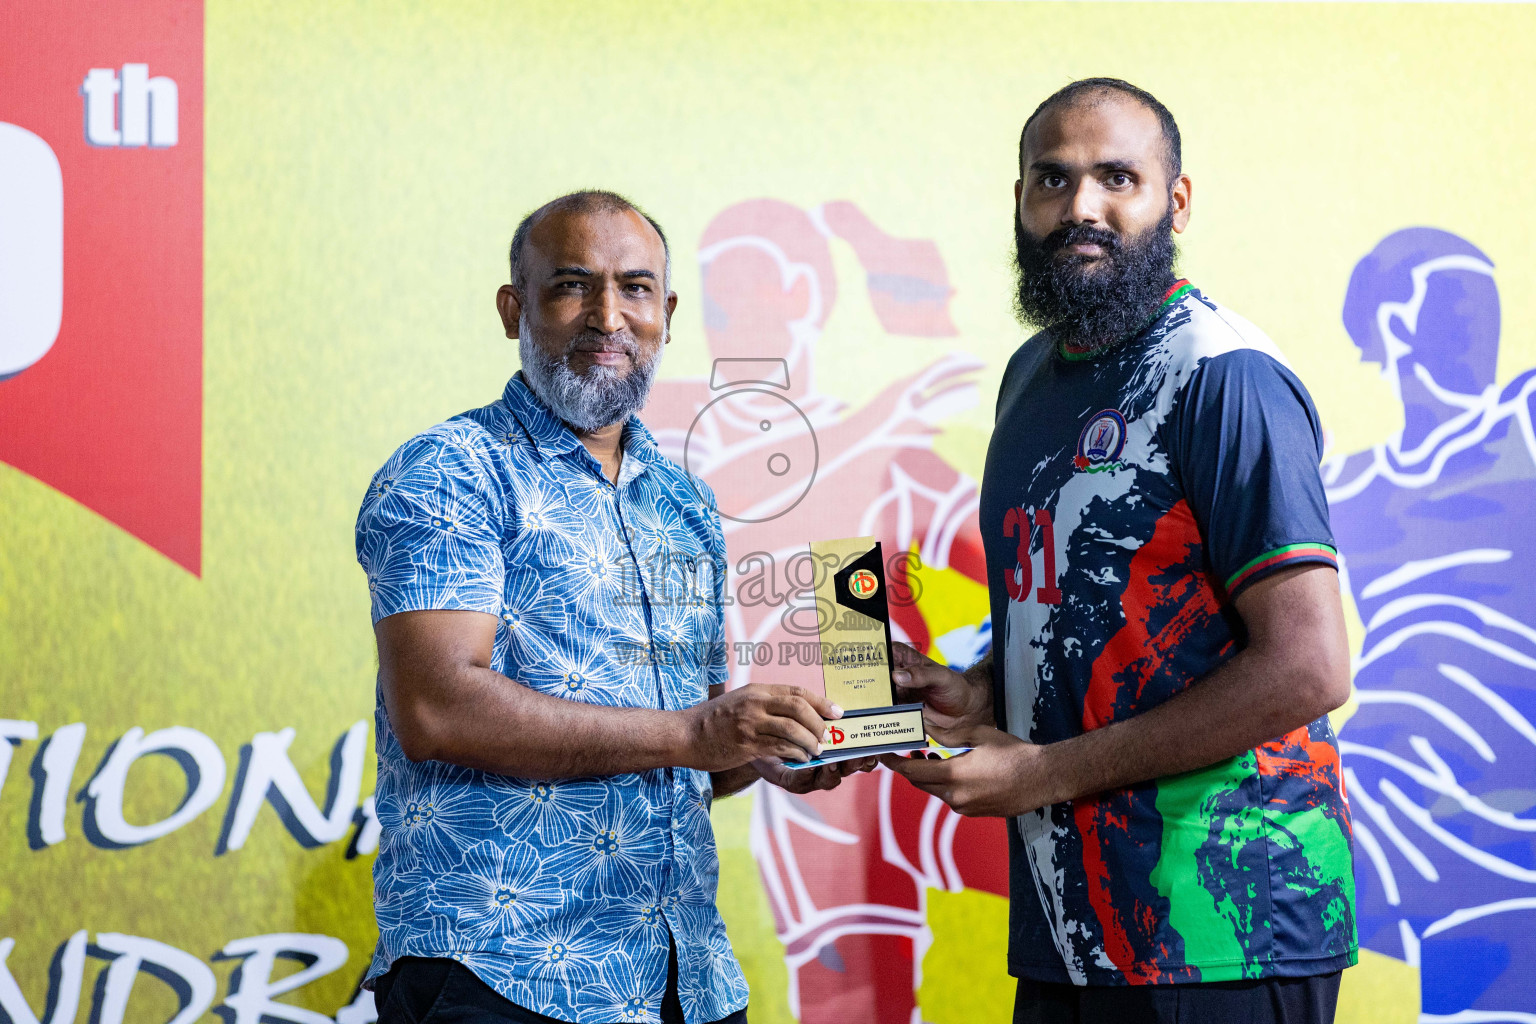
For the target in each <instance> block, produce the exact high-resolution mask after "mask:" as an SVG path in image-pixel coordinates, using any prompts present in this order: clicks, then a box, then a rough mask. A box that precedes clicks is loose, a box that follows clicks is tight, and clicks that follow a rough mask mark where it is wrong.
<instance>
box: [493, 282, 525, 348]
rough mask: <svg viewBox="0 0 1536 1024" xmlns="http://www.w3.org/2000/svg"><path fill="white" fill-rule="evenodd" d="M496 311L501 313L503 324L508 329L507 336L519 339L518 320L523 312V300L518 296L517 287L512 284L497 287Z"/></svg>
mask: <svg viewBox="0 0 1536 1024" xmlns="http://www.w3.org/2000/svg"><path fill="white" fill-rule="evenodd" d="M496 312H498V313H500V314H501V326H502V327H503V328H504V329H505V330H506V332H507V337H509V338H511V339H513V340H514V341H515V340H517V321H518V318H519V317H521V316H522V314H523V300H522V299H521V298H519V297H518V294H517V289H516V288H513V287H512V286H511V285H510V284H504V285H502V286H501V287H500V288H498V289H496Z"/></svg>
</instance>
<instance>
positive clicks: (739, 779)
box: [709, 764, 762, 797]
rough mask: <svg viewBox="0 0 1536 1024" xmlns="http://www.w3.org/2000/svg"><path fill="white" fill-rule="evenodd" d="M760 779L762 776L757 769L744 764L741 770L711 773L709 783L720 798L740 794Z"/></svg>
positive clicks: (734, 769)
mask: <svg viewBox="0 0 1536 1024" xmlns="http://www.w3.org/2000/svg"><path fill="white" fill-rule="evenodd" d="M760 778H762V776H761V775H760V774H758V771H757V769H756V768H754V767H753V766H752V765H750V764H744V765H742V766H741V767H740V768H731V769H729V770H727V771H723V772H711V773H710V775H709V782H710V788H711V789H713V790H714V794H715V796H717V797H720V796H731V795H733V794H735V793H740V792H741V791H742V790H744V789H746V788H747V787H748V786H750V785H752V783H754V782H756V781H757V780H758V779H760Z"/></svg>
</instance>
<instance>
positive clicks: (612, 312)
mask: <svg viewBox="0 0 1536 1024" xmlns="http://www.w3.org/2000/svg"><path fill="white" fill-rule="evenodd" d="M587 326H588V327H590V328H591V329H593V330H594V331H601V332H602V333H604V334H617V333H618V332H619V331H621V330H623V329H624V309H623V304H622V302H621V301H620V297H619V289H618V287H617V286H616V285H612V284H610V285H607V286H605V287H602V288H597V289H594V290H593V292H592V301H591V303H590V304H589V305H588V307H587Z"/></svg>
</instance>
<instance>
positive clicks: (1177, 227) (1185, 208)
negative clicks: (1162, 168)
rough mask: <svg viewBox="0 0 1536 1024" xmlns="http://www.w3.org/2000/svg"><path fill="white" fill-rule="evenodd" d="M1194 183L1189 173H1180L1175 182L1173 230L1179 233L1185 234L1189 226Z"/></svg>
mask: <svg viewBox="0 0 1536 1024" xmlns="http://www.w3.org/2000/svg"><path fill="white" fill-rule="evenodd" d="M1193 190H1194V185H1193V183H1192V182H1191V181H1190V180H1189V175H1187V174H1181V175H1179V180H1178V181H1176V182H1174V183H1173V195H1172V197H1171V198H1172V201H1173V230H1174V232H1175V233H1177V234H1183V233H1184V229H1185V228H1186V227H1188V226H1189V207H1190V202H1191V200H1193V198H1194V191H1193Z"/></svg>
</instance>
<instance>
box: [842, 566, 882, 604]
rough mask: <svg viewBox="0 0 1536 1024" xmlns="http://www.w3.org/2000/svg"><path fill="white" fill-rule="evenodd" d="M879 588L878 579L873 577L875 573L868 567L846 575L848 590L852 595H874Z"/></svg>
mask: <svg viewBox="0 0 1536 1024" xmlns="http://www.w3.org/2000/svg"><path fill="white" fill-rule="evenodd" d="M879 589H880V581H879V580H877V579H875V574H874V573H872V572H870V571H869V570H868V569H860V570H858V571H857V572H855V573H854V574H853V575H852V576H850V577H848V592H849V593H851V594H852V595H853V596H854V597H859V598H869V597H874V596H875V592H876V591H877V590H879Z"/></svg>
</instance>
